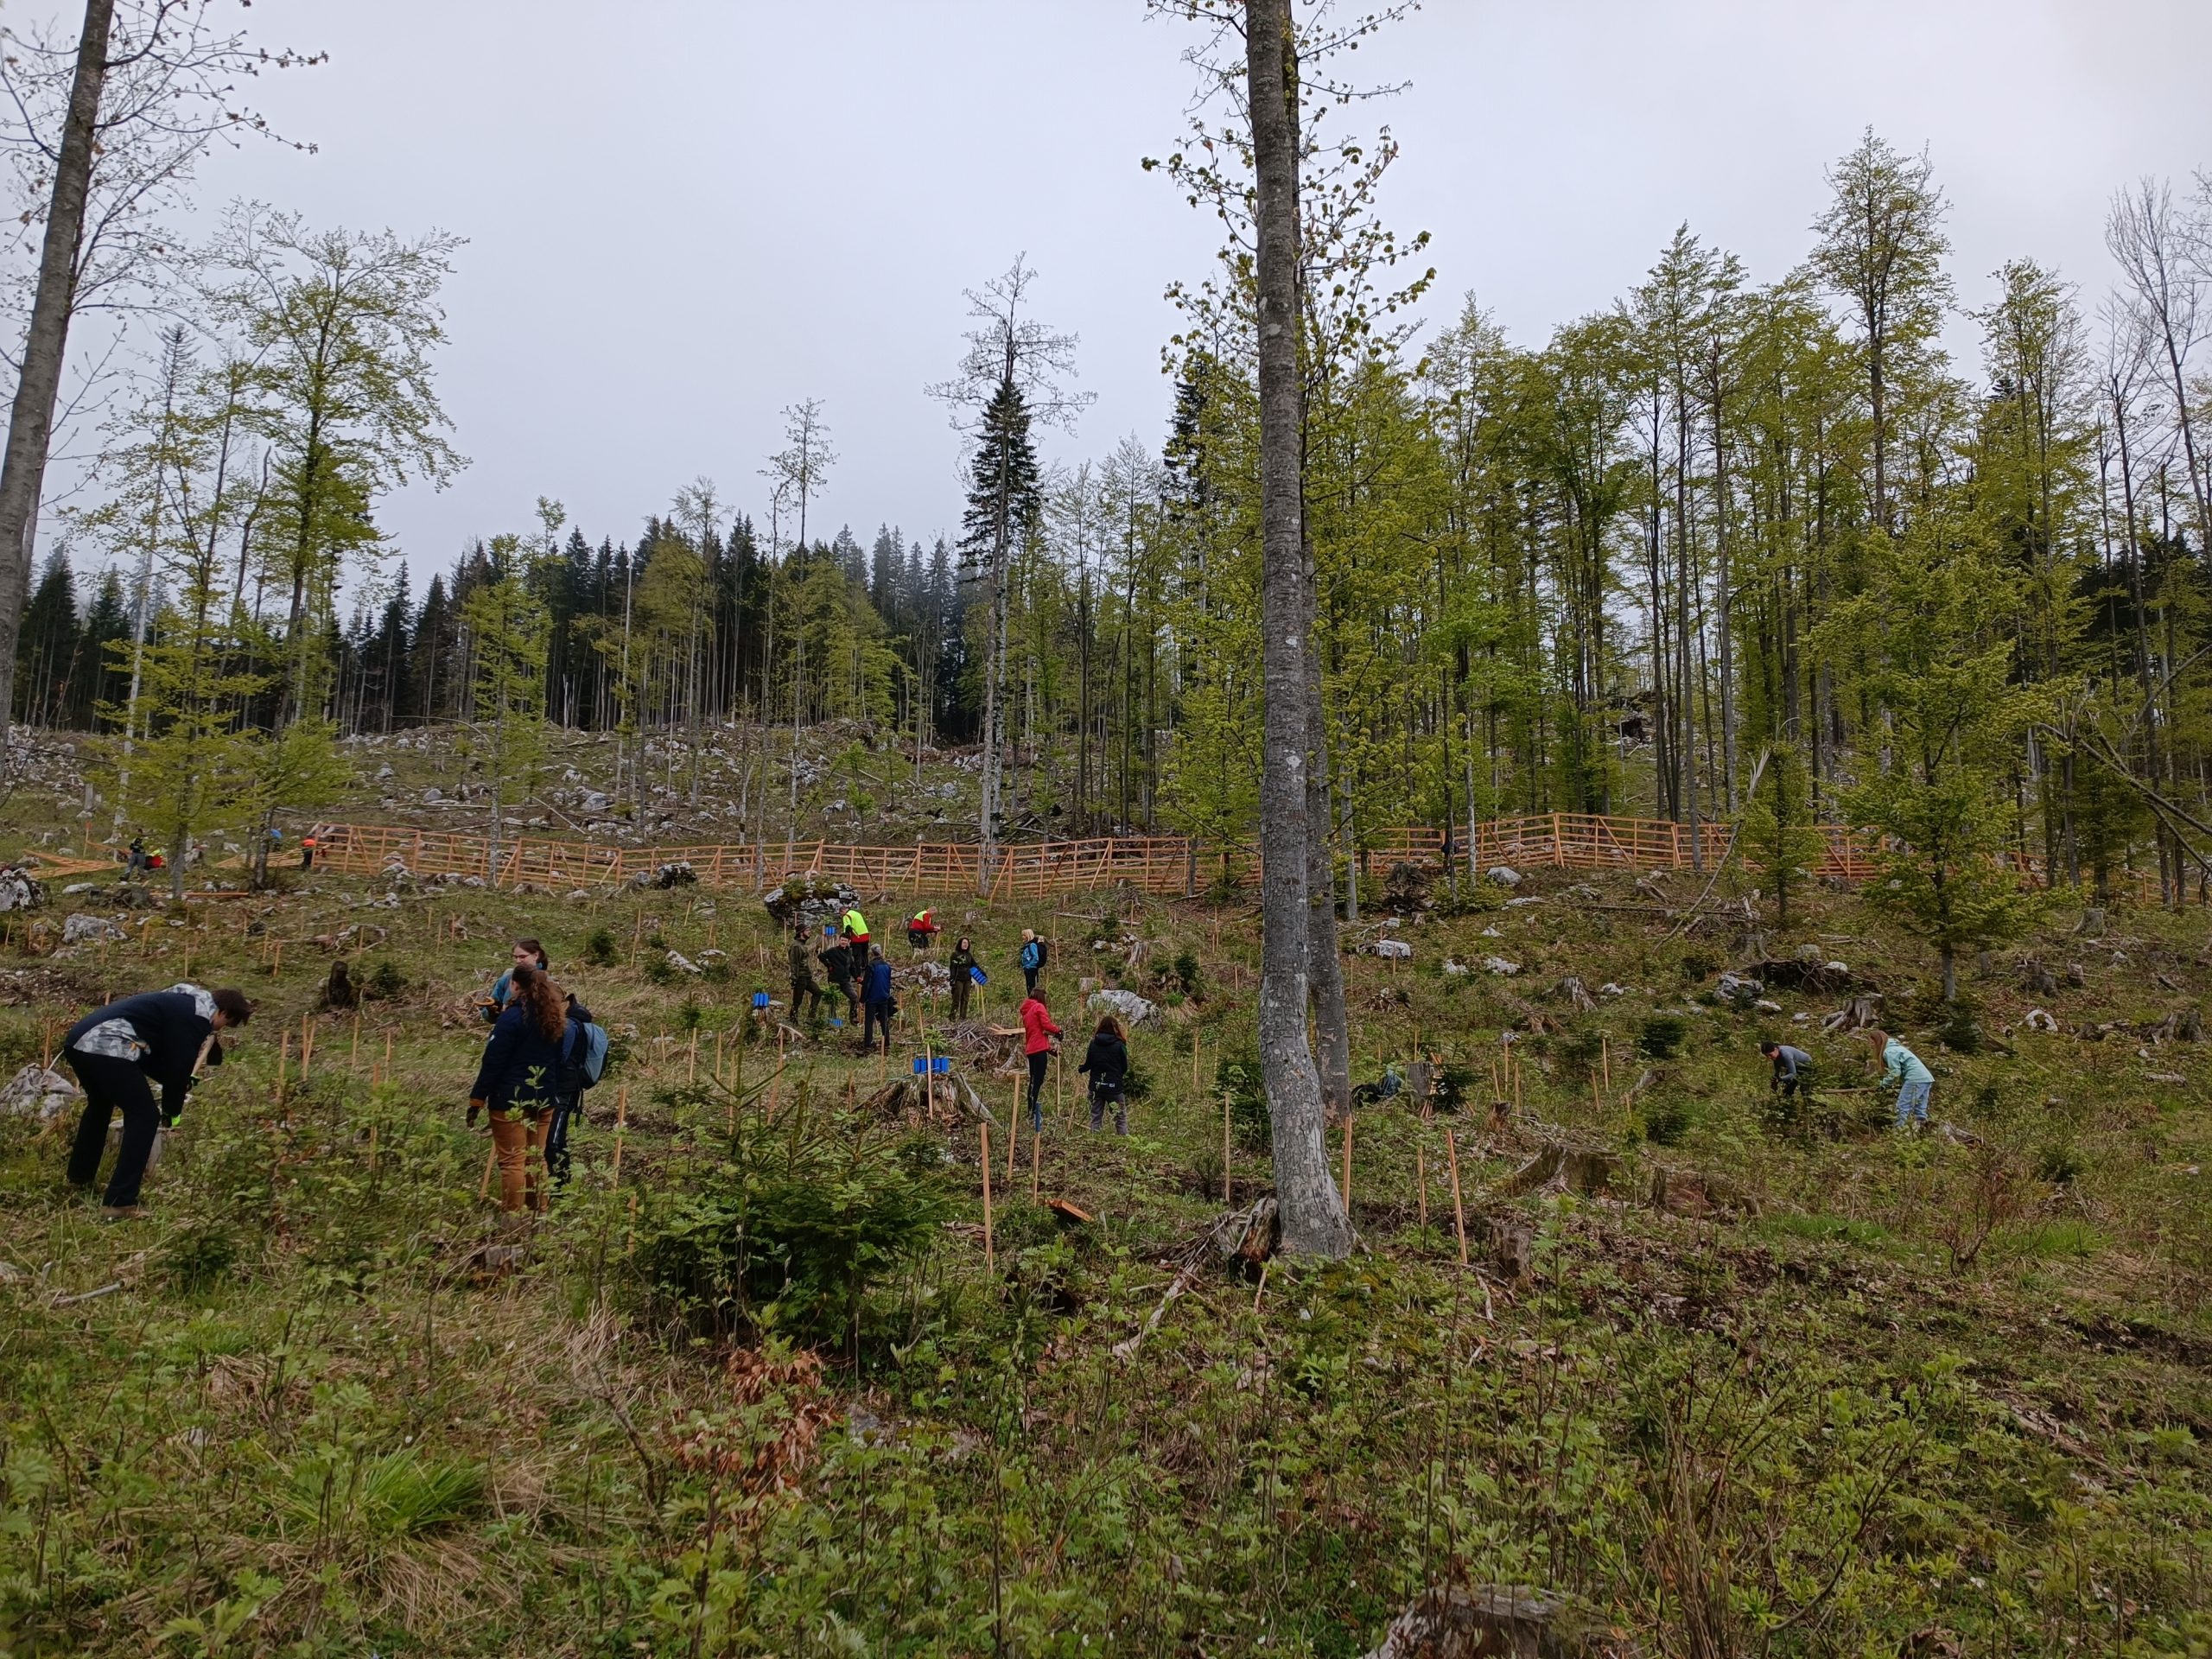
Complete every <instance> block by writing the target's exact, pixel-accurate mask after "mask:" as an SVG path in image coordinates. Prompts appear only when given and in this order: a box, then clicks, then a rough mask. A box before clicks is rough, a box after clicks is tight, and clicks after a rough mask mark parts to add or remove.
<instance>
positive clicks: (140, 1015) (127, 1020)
mask: <svg viewBox="0 0 2212 1659" xmlns="http://www.w3.org/2000/svg"><path fill="white" fill-rule="evenodd" d="M252 1017H253V1004H252V1003H251V1002H249V1001H246V1000H245V992H243V991H240V990H236V989H232V988H228V987H226V988H224V989H221V990H218V991H209V990H203V989H201V988H200V987H199V986H197V985H172V986H171V987H169V988H168V990H166V991H144V992H141V993H140V994H139V995H137V996H126V997H124V999H123V1000H122V1001H119V1002H111V1003H109V1004H108V1005H107V1006H106V1007H104V1008H95V1009H93V1010H92V1013H90V1014H86V1016H85V1017H84V1018H83V1019H81V1020H79V1021H78V1022H77V1023H76V1024H75V1025H73V1026H72V1027H69V1032H68V1034H67V1036H66V1037H64V1038H63V1039H61V1054H62V1058H64V1059H66V1060H67V1061H68V1062H69V1069H70V1070H71V1071H74V1072H75V1073H76V1074H77V1081H78V1082H79V1083H80V1084H83V1085H84V1088H85V1112H84V1116H82V1117H80V1118H79V1119H78V1120H77V1138H76V1140H75V1141H73V1143H72V1144H71V1146H70V1148H69V1183H70V1185H73V1186H79V1187H87V1188H88V1187H90V1186H91V1185H92V1180H93V1178H94V1177H95V1176H97V1175H98V1174H99V1169H100V1154H102V1153H103V1152H104V1151H105V1150H106V1148H107V1126H108V1121H109V1119H110V1117H111V1116H112V1115H113V1114H114V1113H115V1112H117V1111H120V1112H121V1113H122V1114H123V1145H122V1147H121V1148H120V1150H118V1152H117V1154H116V1158H115V1169H114V1171H113V1172H112V1173H111V1174H110V1175H109V1177H108V1183H107V1193H106V1198H105V1207H104V1208H103V1209H102V1211H100V1216H101V1219H103V1220H105V1221H121V1220H124V1219H127V1218H130V1217H137V1216H141V1215H143V1214H144V1213H145V1212H144V1211H143V1210H141V1209H140V1208H139V1207H138V1186H139V1183H140V1182H142V1181H143V1180H144V1179H145V1176H146V1160H147V1159H148V1158H149V1156H151V1155H152V1153H153V1150H154V1135H155V1132H156V1130H157V1129H159V1128H161V1127H162V1125H163V1124H164V1123H174V1122H176V1118H177V1114H178V1113H180V1112H181V1111H182V1110H183V1109H184V1096H185V1091H186V1090H188V1089H190V1088H191V1086H192V1079H193V1077H194V1074H195V1073H196V1072H197V1071H199V1069H200V1062H201V1059H202V1058H203V1056H204V1057H205V1058H207V1060H209V1061H211V1062H219V1061H220V1060H221V1058H222V1049H221V1046H219V1044H218V1043H217V1042H216V1040H215V1033H217V1032H219V1031H227V1030H229V1029H231V1028H232V1027H236V1026H242V1025H244V1024H245V1022H246V1021H247V1020H251V1018H252ZM156 1083H158V1084H161V1086H162V1103H161V1106H160V1107H159V1109H156V1107H155V1104H154V1094H153V1089H152V1085H153V1084H156Z"/></svg>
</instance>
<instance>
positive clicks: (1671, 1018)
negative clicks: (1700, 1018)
mask: <svg viewBox="0 0 2212 1659" xmlns="http://www.w3.org/2000/svg"><path fill="white" fill-rule="evenodd" d="M1689 1033H1690V1027H1689V1021H1688V1020H1685V1019H1684V1018H1683V1017H1682V1016H1681V1014H1652V1015H1651V1016H1650V1017H1649V1018H1648V1019H1646V1020H1644V1021H1643V1024H1641V1025H1639V1026H1638V1027H1637V1031H1636V1052H1637V1053H1639V1054H1641V1055H1643V1056H1644V1057H1645V1058H1647V1059H1654V1060H1671V1059H1673V1058H1675V1056H1676V1055H1678V1054H1680V1053H1681V1052H1682V1044H1683V1042H1684V1041H1685V1040H1686V1039H1688V1036H1689Z"/></svg>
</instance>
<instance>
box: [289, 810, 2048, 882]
mask: <svg viewBox="0 0 2212 1659" xmlns="http://www.w3.org/2000/svg"><path fill="white" fill-rule="evenodd" d="M1822 834H1823V836H1824V837H1825V840H1826V843H1827V845H1826V849H1825V850H1824V852H1823V854H1822V855H1821V858H1820V860H1819V861H1817V863H1815V865H1814V866H1812V867H1811V868H1812V870H1813V873H1814V874H1816V875H1825V876H1836V877H1840V878H1842V879H1844V880H1853V881H1858V880H1866V878H1867V877H1869V876H1871V875H1872V874H1873V873H1874V870H1875V855H1876V852H1877V848H1876V846H1875V844H1874V842H1872V841H1870V840H1869V839H1867V838H1866V837H1864V836H1858V835H1854V834H1853V833H1852V832H1850V831H1848V830H1845V829H1837V828H1834V827H1830V828H1827V829H1824V830H1823V831H1822ZM1731 836H1732V832H1731V830H1730V829H1729V828H1728V826H1727V825H1726V824H1705V825H1701V826H1700V828H1699V829H1697V830H1696V832H1695V833H1694V835H1693V832H1692V831H1691V829H1689V827H1688V825H1686V824H1680V823H1668V822H1666V821H1663V820H1656V819H1649V818H1623V817H1599V816H1596V815H1594V814H1589V813H1580V812H1546V813H1536V814H1533V815H1530V816H1528V817H1514V818H1494V819H1490V820H1488V821H1485V822H1484V823H1478V824H1476V825H1475V826H1474V827H1473V831H1472V834H1471V837H1470V838H1469V840H1467V841H1466V842H1462V843H1460V844H1459V845H1458V846H1456V847H1455V848H1454V849H1453V862H1455V863H1458V864H1459V865H1460V866H1461V868H1468V869H1471V870H1472V871H1474V872H1477V873H1479V872H1481V871H1483V870H1486V869H1489V868H1492V867H1494V866H1496V865H1499V864H1506V865H1514V866H1532V865H1549V866H1551V867H1553V868H1558V869H1589V870H1608V869H1625V870H1669V869H1707V870H1709V869H1711V868H1713V866H1714V865H1715V864H1716V863H1717V862H1718V861H1719V860H1721V859H1722V858H1723V857H1725V856H1726V853H1727V851H1728V847H1729V842H1730V840H1731ZM318 841H319V848H318V851H317V854H316V860H317V862H318V863H320V864H321V865H323V866H324V867H326V868H332V869H339V870H346V871H349V872H353V873H356V874H376V873H378V872H379V871H382V870H385V869H389V868H395V867H404V868H406V869H409V870H410V871H412V872H414V873H415V874H417V875H463V876H475V877H478V878H480V880H483V881H484V882H485V883H486V885H487V886H494V887H515V886H518V885H520V884H522V883H524V882H528V883H531V884H534V885H537V886H539V887H548V888H555V889H562V890H567V889H574V888H577V887H610V886H619V885H620V884H621V883H623V882H626V881H628V880H632V879H634V878H636V877H639V876H640V875H643V876H645V877H648V878H650V877H651V876H652V874H654V873H655V872H657V871H658V869H659V868H660V867H661V866H663V865H665V864H677V863H682V864H688V865H690V867H691V869H692V871H693V873H694V874H696V876H697V878H698V880H699V882H700V884H701V885H702V886H704V887H736V888H743V889H748V890H752V891H760V890H761V889H765V888H766V887H772V886H774V885H775V884H776V883H778V882H779V881H781V880H784V879H785V877H786V876H790V875H798V874H805V873H808V872H812V873H815V874H820V875H823V876H826V877H828V878H829V879H831V880H838V881H843V882H846V883H848V884H849V885H850V886H852V887H857V888H859V889H860V890H861V891H862V892H866V893H912V894H915V895H918V896H923V897H931V896H938V897H943V896H952V895H957V894H963V893H979V892H986V891H988V893H991V894H992V895H993V896H995V897H1001V898H1007V899H1042V898H1046V897H1049V896H1051V895H1052V894H1055V893H1078V892H1084V891H1087V890H1090V889H1096V888H1099V887H1113V886H1116V885H1118V884H1122V883H1127V884H1128V885H1129V886H1131V887H1135V888H1137V889H1139V890H1140V891H1141V892H1145V893H1159V894H1171V895H1184V896H1192V895H1195V894H1196V893H1199V892H1202V891H1205V890H1209V889H1215V888H1219V887H1232V888H1233V887H1249V886H1250V885H1251V884H1252V883H1253V882H1254V881H1255V880H1256V879H1257V876H1258V872H1259V860H1258V856H1257V855H1256V853H1255V849H1252V848H1251V847H1249V846H1248V845H1243V844H1239V843H1235V842H1207V841H1198V840H1194V839H1191V838H1188V837H1185V836H1098V837H1096V838H1093V839H1090V840H1084V841H1045V842H1014V843H1011V844H1008V845H1006V846H1003V847H1000V848H998V849H995V851H994V852H993V853H992V855H991V857H990V861H989V868H988V870H986V869H985V868H984V866H983V857H982V848H981V847H980V846H978V845H976V843H974V842H944V843H938V844H935V845H929V844H921V845H916V846H912V847H863V846H851V845H846V844H842V843H839V842H826V841H780V842H777V841H771V842H758V843H751V842H739V843H734V844H732V843H724V844H716V845H666V846H654V847H643V848H640V847H617V846H608V845H604V844H601V843H596V842H574V841H552V840H547V839H543V838H541V837H537V836H516V837H511V838H508V839H505V840H502V841H500V842H498V843H497V845H496V846H495V845H494V843H493V842H492V840H491V839H490V838H489V837H487V836H477V835H467V834H462V833H459V832H455V831H451V830H440V829H402V828H398V827H396V826H392V825H385V824H328V825H325V826H323V828H322V829H321V834H320V836H319V837H318ZM1444 845H1445V837H1444V834H1443V832H1442V831H1441V830H1438V829H1427V828H1421V827H1411V828H1405V829H1386V830H1383V831H1380V832H1378V833H1376V834H1375V835H1374V836H1371V837H1370V840H1369V842H1368V843H1367V845H1365V846H1364V847H1363V848H1362V849H1360V851H1359V854H1358V859H1359V863H1360V867H1361V869H1362V871H1363V873H1365V874H1369V875H1370V878H1371V877H1372V876H1373V875H1375V874H1379V873H1382V872H1387V871H1388V870H1389V868H1390V866H1391V865H1393V864H1395V863H1397V862H1399V861H1402V860H1411V861H1416V862H1425V863H1429V864H1435V865H1440V864H1442V863H1443V861H1444ZM2020 865H2021V868H2022V869H2023V871H2024V874H2027V875H2028V876H2029V878H2030V879H2031V880H2040V879H2041V874H2042V873H2041V870H2040V868H2039V867H2038V864H2037V861H2030V860H2023V861H2020Z"/></svg>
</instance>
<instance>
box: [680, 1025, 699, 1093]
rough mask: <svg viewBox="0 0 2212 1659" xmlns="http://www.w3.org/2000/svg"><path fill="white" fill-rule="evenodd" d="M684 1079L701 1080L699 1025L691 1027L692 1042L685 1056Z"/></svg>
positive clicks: (687, 1081) (687, 1080)
mask: <svg viewBox="0 0 2212 1659" xmlns="http://www.w3.org/2000/svg"><path fill="white" fill-rule="evenodd" d="M683 1081H684V1082H686V1083H696V1082H698V1081H699V1027H696V1026H694V1027H691V1043H690V1048H689V1049H688V1050H687V1051H686V1052H685V1054H684V1057H683Z"/></svg>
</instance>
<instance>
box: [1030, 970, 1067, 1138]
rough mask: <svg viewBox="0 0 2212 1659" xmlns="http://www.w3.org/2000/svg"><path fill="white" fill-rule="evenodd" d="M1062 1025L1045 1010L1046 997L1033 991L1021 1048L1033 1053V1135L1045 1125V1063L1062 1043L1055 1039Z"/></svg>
mask: <svg viewBox="0 0 2212 1659" xmlns="http://www.w3.org/2000/svg"><path fill="white" fill-rule="evenodd" d="M1059 1034H1060V1028H1059V1027H1058V1026H1056V1025H1054V1024H1053V1023H1052V1015H1051V1014H1047V1013H1046V1011H1045V999H1044V998H1043V997H1041V996H1039V995H1037V993H1036V992H1034V991H1032V992H1030V993H1029V995H1028V997H1027V1000H1025V1001H1023V1003H1022V1005H1021V1048H1022V1052H1024V1053H1025V1054H1027V1055H1028V1056H1029V1128H1030V1132H1031V1133H1032V1134H1036V1133H1038V1132H1039V1131H1041V1130H1042V1129H1043V1128H1044V1127H1045V1064H1046V1061H1048V1060H1050V1059H1051V1058H1052V1051H1053V1049H1054V1048H1056V1047H1058V1044H1056V1043H1054V1042H1053V1041H1052V1039H1054V1038H1055V1037H1057V1036H1058V1035H1059Z"/></svg>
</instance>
